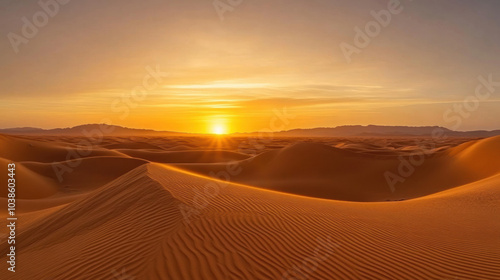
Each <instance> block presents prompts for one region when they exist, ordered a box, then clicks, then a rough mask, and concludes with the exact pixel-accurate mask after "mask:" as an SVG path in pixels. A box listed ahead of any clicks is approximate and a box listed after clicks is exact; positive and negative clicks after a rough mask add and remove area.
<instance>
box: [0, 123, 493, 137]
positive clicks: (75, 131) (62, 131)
mask: <svg viewBox="0 0 500 280" xmlns="http://www.w3.org/2000/svg"><path fill="white" fill-rule="evenodd" d="M96 132H100V133H102V134H103V135H105V136H182V135H185V136H188V135H197V134H189V133H182V132H172V131H156V130H152V129H136V128H127V127H122V126H116V125H106V124H86V125H79V126H75V127H69V128H56V129H41V128H34V127H20V128H7V129H0V133H3V134H11V135H49V136H50V135H53V136H58V135H68V136H70V135H73V136H82V135H83V136H86V135H88V134H91V133H96ZM435 133H440V134H439V136H437V137H440V136H441V135H446V136H450V137H491V136H497V135H500V130H493V131H486V130H476V131H453V130H450V129H447V128H444V127H439V126H418V127H412V126H379V125H368V126H362V125H347V126H337V127H320V128H309V129H292V130H287V131H279V132H275V133H274V134H273V135H274V136H275V137H363V136H370V137H376V136H380V137H387V136H424V137H425V136H427V137H429V136H433V134H435ZM231 135H232V136H250V137H251V136H258V135H259V133H257V132H251V133H234V134H231Z"/></svg>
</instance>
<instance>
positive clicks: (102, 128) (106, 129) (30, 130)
mask: <svg viewBox="0 0 500 280" xmlns="http://www.w3.org/2000/svg"><path fill="white" fill-rule="evenodd" d="M0 133H3V134H11V135H48V136H58V135H68V136H87V135H89V134H90V135H92V134H93V133H94V134H95V133H101V134H102V135H105V136H142V135H149V136H151V135H154V136H175V135H183V134H186V135H188V134H187V133H180V132H171V131H156V130H152V129H136V128H128V127H123V126H117V125H107V124H85V125H79V126H75V127H68V128H55V129H41V128H35V127H18V128H7V129H0Z"/></svg>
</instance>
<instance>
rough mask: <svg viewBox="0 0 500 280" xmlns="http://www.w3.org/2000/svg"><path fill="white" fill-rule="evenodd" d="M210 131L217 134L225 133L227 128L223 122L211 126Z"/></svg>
mask: <svg viewBox="0 0 500 280" xmlns="http://www.w3.org/2000/svg"><path fill="white" fill-rule="evenodd" d="M212 133H213V134H217V135H222V134H227V128H226V126H225V125H223V124H214V125H213V127H212Z"/></svg>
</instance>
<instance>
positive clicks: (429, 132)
mask: <svg viewBox="0 0 500 280" xmlns="http://www.w3.org/2000/svg"><path fill="white" fill-rule="evenodd" d="M235 135H239V136H250V135H257V134H256V133H238V134H235ZM433 135H435V136H436V137H440V136H442V135H446V136H449V137H491V136H496V135H500V130H494V131H486V130H476V131H453V130H450V129H447V128H444V127H439V126H417V127H412V126H380V125H368V126H362V125H346V126H337V127H319V128H309V129H292V130H287V131H280V132H275V133H274V136H276V137H363V136H371V137H375V136H383V137H386V136H427V137H429V136H433Z"/></svg>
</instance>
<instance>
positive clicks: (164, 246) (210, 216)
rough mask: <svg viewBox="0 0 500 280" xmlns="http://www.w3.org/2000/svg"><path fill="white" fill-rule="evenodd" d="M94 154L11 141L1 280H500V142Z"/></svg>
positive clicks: (169, 143)
mask: <svg viewBox="0 0 500 280" xmlns="http://www.w3.org/2000/svg"><path fill="white" fill-rule="evenodd" d="M89 141H90V140H89V139H84V138H78V137H62V136H61V137H41V136H38V137H35V136H31V137H21V136H16V137H14V136H7V135H0V166H1V167H2V169H1V170H0V181H1V182H7V178H8V177H7V164H9V163H11V162H15V163H16V182H17V191H16V198H17V217H18V221H17V225H18V226H17V235H16V260H17V263H16V272H15V273H12V272H9V271H8V270H7V267H8V264H7V262H6V261H7V256H6V255H7V254H8V253H9V245H8V244H7V233H8V229H7V228H6V227H1V228H0V234H1V235H0V251H1V255H0V258H1V262H0V263H1V265H0V279H23V280H25V279H121V280H131V279H327V280H330V279H332V280H334V279H395V280H400V279H432V280H468V279H478V280H479V279H480V280H494V279H500V219H499V217H500V203H499V201H500V157H499V155H500V137H493V138H487V139H464V138H456V139H446V140H442V141H433V140H432V139H417V138H393V139H385V138H359V139H326V138H325V139H323V138H318V139H295V138H293V139H292V138H283V139H273V140H268V141H260V142H258V143H256V140H252V139H245V138H215V137H205V138H200V137H198V138H196V137H178V138H160V137H156V138H155V137H151V138H147V137H114V138H104V139H93V141H90V142H92V143H91V144H90V142H89ZM388 176H389V177H388ZM387 178H391V180H392V181H390V182H388V181H387ZM391 182H392V183H391ZM5 185H6V184H5ZM6 197H7V187H6V186H5V187H1V188H0V204H2V205H4V206H1V207H0V216H1V217H0V218H1V219H2V220H3V221H5V223H7V222H6V218H7V217H8V213H7V207H6V206H7V198H6Z"/></svg>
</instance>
